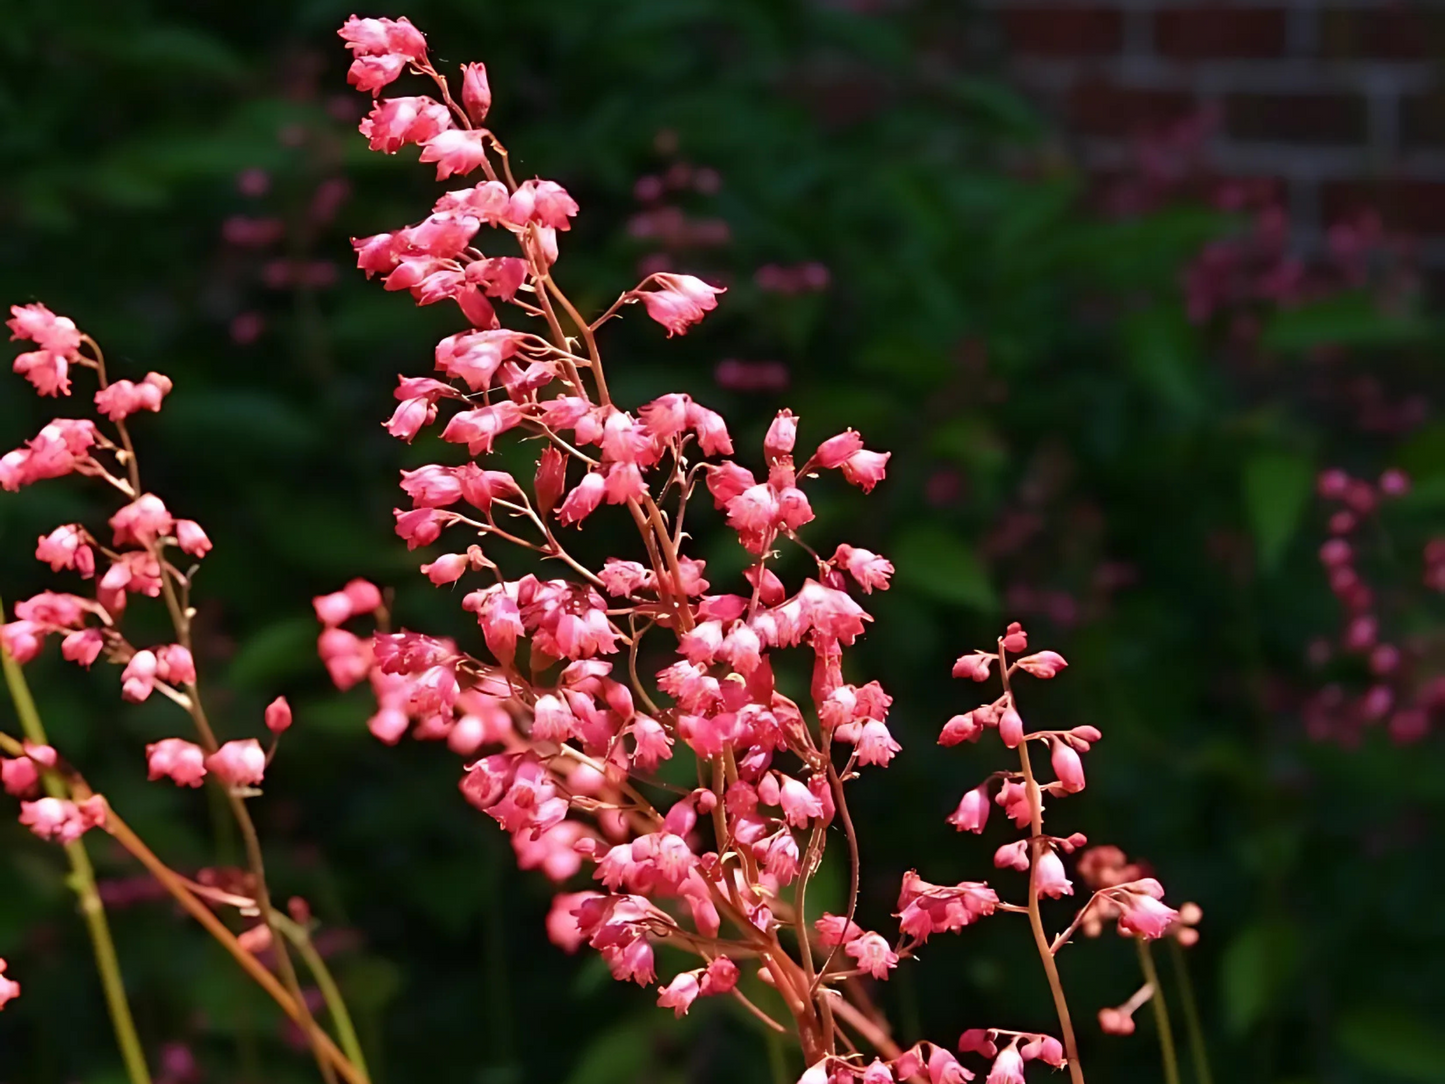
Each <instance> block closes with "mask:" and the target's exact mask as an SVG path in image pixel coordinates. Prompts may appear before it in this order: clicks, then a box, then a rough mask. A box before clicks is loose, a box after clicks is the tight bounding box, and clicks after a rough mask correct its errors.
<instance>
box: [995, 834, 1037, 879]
mask: <svg viewBox="0 0 1445 1084" xmlns="http://www.w3.org/2000/svg"><path fill="white" fill-rule="evenodd" d="M993 864H994V865H995V866H996V867H997V868H998V869H1016V870H1019V871H1023V870H1026V869H1028V868H1029V841H1028V840H1026V839H1016V840H1014V841H1013V842H1012V843H1005V844H1004V845H1003V846H1002V847H1000V848H999V849H998V850H996V851H994V852H993Z"/></svg>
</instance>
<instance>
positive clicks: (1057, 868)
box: [1034, 847, 1074, 900]
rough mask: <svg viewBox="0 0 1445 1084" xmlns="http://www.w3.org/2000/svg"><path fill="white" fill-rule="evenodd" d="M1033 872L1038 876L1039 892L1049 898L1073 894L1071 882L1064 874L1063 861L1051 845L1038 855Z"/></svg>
mask: <svg viewBox="0 0 1445 1084" xmlns="http://www.w3.org/2000/svg"><path fill="white" fill-rule="evenodd" d="M1034 872H1035V874H1036V876H1037V877H1038V882H1037V883H1038V889H1039V892H1040V893H1042V894H1043V895H1045V896H1048V897H1049V898H1050V899H1055V900H1056V899H1058V898H1059V897H1060V896H1072V895H1073V894H1074V885H1073V882H1071V881H1070V880H1069V879H1068V877H1066V876H1065V875H1064V863H1063V861H1062V860H1061V859H1060V858H1059V856H1058V854H1057V853H1055V851H1054V849H1053V848H1052V847H1050V848H1048V849H1047V850H1045V851H1044V853H1043V854H1041V855H1039V866H1038V869H1037V870H1035V871H1034Z"/></svg>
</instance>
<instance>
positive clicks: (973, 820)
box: [948, 783, 992, 833]
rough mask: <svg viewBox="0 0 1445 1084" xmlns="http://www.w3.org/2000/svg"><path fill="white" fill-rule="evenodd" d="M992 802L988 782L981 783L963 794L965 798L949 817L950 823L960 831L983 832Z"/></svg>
mask: <svg viewBox="0 0 1445 1084" xmlns="http://www.w3.org/2000/svg"><path fill="white" fill-rule="evenodd" d="M991 804H992V803H991V802H990V801H989V798H988V784H987V783H980V784H979V785H978V786H976V787H974V788H973V790H971V791H969V792H968V793H967V794H965V795H964V796H963V800H962V801H960V802H959V803H958V808H957V809H955V810H954V811H953V814H952V815H951V816H950V817H949V818H948V823H949V824H951V825H953V826H954V828H956V829H958V831H960V832H975V833H978V832H982V831H983V827H984V825H986V824H987V823H988V814H989V807H990V805H991Z"/></svg>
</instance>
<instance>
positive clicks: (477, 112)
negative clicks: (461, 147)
mask: <svg viewBox="0 0 1445 1084" xmlns="http://www.w3.org/2000/svg"><path fill="white" fill-rule="evenodd" d="M462 105H463V106H465V107H466V110H467V116H468V117H470V118H471V120H472V123H473V124H481V123H482V121H484V120H486V119H487V113H488V111H489V110H490V109H491V108H492V88H491V86H490V85H489V84H488V82H487V66H486V65H485V64H481V63H477V64H463V65H462Z"/></svg>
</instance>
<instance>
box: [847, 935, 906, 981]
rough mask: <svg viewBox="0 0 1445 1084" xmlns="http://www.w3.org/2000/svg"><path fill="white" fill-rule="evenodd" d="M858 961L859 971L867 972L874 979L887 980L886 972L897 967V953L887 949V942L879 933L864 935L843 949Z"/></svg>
mask: <svg viewBox="0 0 1445 1084" xmlns="http://www.w3.org/2000/svg"><path fill="white" fill-rule="evenodd" d="M843 951H844V952H846V953H847V954H848V955H849V956H851V957H853V959H855V960H857V961H858V967H859V969H860V970H863V971H866V972H868V974H870V975H872V976H873V977H874V978H875V979H886V978H888V972H889V971H891V970H893V968H895V967H897V966H898V953H896V952H894V951H893V950H892V949H890V948H889V947H888V942H887V941H886V940H884V938H883V935H882V934H879V933H865V934H864V935H863V936H862V937H855V938H854V939H853V940H852V941H849V942H848V944H847V946H846V947H845V948H844V949H843Z"/></svg>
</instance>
